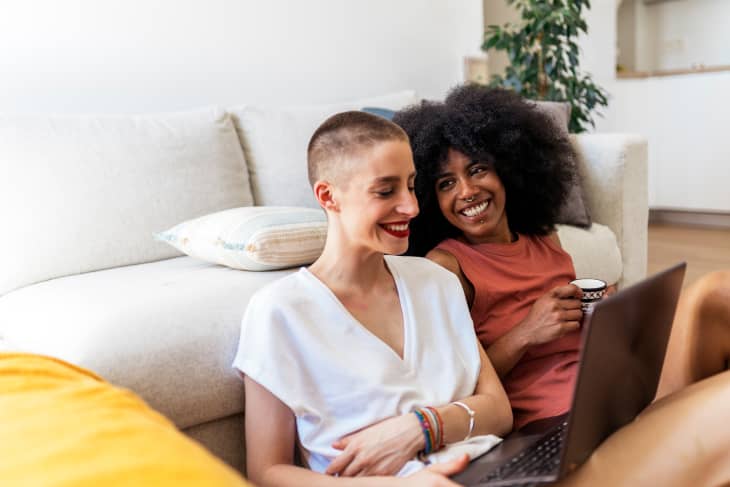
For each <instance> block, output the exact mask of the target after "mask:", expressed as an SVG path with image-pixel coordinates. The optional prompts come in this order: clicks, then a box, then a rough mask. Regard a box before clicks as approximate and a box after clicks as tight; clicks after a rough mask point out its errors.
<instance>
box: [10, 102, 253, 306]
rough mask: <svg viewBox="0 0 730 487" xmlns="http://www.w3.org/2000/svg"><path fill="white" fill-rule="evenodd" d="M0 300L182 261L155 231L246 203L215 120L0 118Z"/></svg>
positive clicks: (238, 165) (194, 116)
mask: <svg viewBox="0 0 730 487" xmlns="http://www.w3.org/2000/svg"><path fill="white" fill-rule="evenodd" d="M0 174H1V175H2V177H0V212H1V213H0V216H1V217H2V218H0V220H1V221H2V225H3V231H2V235H3V238H2V240H0V269H2V272H0V295H2V294H4V293H6V292H8V291H11V290H13V289H16V288H19V287H21V286H24V285H27V284H30V283H34V282H40V281H44V280H46V279H51V278H54V277H60V276H67V275H71V274H77V273H80V272H88V271H94V270H99V269H105V268H110V267H117V266H121V265H129V264H138V263H142V262H150V261H155V260H160V259H165V258H169V257H173V256H176V255H180V254H179V253H178V252H177V251H176V250H175V249H173V248H172V247H169V246H166V245H160V244H159V243H158V242H155V241H154V240H153V238H152V235H153V233H154V232H156V231H159V230H160V229H162V228H168V227H170V226H172V225H174V224H176V223H178V222H180V221H183V220H186V219H189V218H193V217H197V216H200V215H204V214H207V213H211V212H213V211H218V210H222V209H225V208H231V207H236V206H246V205H250V204H251V203H252V197H251V192H250V187H249V184H248V173H247V170H246V165H245V161H244V158H243V152H242V149H241V147H240V144H239V142H238V137H237V135H236V132H235V129H234V127H233V124H232V122H231V120H230V117H229V116H228V115H226V114H225V113H223V112H221V111H220V110H216V109H206V110H199V111H193V112H187V113H170V114H161V115H144V116H70V115H69V116H48V117H41V116H27V117H21V116H10V115H6V116H0Z"/></svg>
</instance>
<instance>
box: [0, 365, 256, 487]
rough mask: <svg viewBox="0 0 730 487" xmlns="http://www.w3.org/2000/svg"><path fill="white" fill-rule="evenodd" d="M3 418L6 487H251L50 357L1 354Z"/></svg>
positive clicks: (117, 391) (0, 434) (141, 407)
mask: <svg viewBox="0 0 730 487" xmlns="http://www.w3.org/2000/svg"><path fill="white" fill-rule="evenodd" d="M152 373H154V372H152ZM0 418H1V419H0V485H8V486H10V485H12V486H53V487H57V486H74V487H83V486H95V487H96V486H100V485H104V486H117V485H129V486H167V485H169V486H175V487H185V486H210V485H215V486H245V485H247V483H246V482H245V480H244V479H243V478H242V477H241V476H240V475H239V474H238V473H237V472H235V471H234V470H233V469H232V468H230V467H228V466H227V465H225V464H224V463H223V462H222V461H220V460H218V459H217V458H216V457H214V456H213V455H212V454H210V453H208V452H207V451H206V450H205V449H204V448H203V447H201V446H200V445H198V444H197V443H195V442H194V441H193V440H191V439H189V438H187V437H186V436H185V435H183V434H182V433H180V432H179V431H177V429H175V426H174V425H173V424H172V423H171V422H170V421H168V420H167V419H166V418H165V417H163V416H162V415H160V414H159V413H157V412H155V411H153V410H152V409H151V408H150V407H148V406H147V405H146V404H145V403H144V401H142V400H141V399H140V398H138V397H137V396H135V395H134V394H133V393H131V392H130V391H128V390H125V389H121V388H118V387H114V386H112V385H110V384H108V383H106V382H104V381H103V380H102V379H101V378H100V377H98V376H96V375H95V374H94V373H92V372H90V371H88V370H84V369H81V368H79V367H75V366H73V365H71V364H68V363H66V362H63V361H61V360H58V359H54V358H51V357H44V356H38V355H31V354H22V353H0Z"/></svg>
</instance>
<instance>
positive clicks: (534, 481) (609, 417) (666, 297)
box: [453, 263, 687, 486]
mask: <svg viewBox="0 0 730 487" xmlns="http://www.w3.org/2000/svg"><path fill="white" fill-rule="evenodd" d="M686 266H687V265H686V263H680V264H677V265H675V266H674V267H671V268H669V269H667V270H665V271H662V272H660V273H658V274H656V275H654V276H651V277H649V278H647V279H645V280H643V281H641V282H639V283H638V284H635V285H634V286H631V287H628V288H626V289H624V290H622V291H620V292H618V293H616V294H615V295H613V296H611V297H609V298H606V299H604V300H602V301H600V302H599V303H597V304H596V305H595V307H594V308H593V312H592V313H591V314H590V315H588V316H586V318H585V320H584V325H583V327H584V330H583V337H582V347H581V354H580V361H579V364H580V365H579V368H578V377H577V380H576V384H575V390H574V394H573V403H572V407H571V409H570V413H568V414H565V415H563V416H558V417H555V418H548V419H546V420H542V421H541V422H539V423H541V424H537V423H538V422H536V424H535V425H528V427H526V428H525V429H524V430H521V431H518V432H515V433H512V434H510V435H508V436H507V437H506V438H505V439H504V441H503V442H502V443H501V444H500V445H498V446H497V447H496V448H494V449H493V450H491V451H489V452H487V453H486V454H484V455H482V456H481V457H479V458H477V459H475V460H473V461H472V462H471V464H470V465H469V466H468V467H467V468H466V469H465V470H464V471H463V472H461V473H459V474H458V475H456V476H454V478H453V480H454V481H455V482H458V483H461V484H462V485H468V486H507V485H520V486H525V485H538V484H541V483H545V482H554V481H556V480H558V479H560V478H563V477H564V476H566V475H568V474H569V473H570V472H572V471H573V470H574V469H576V468H577V467H578V466H580V465H581V464H582V463H583V462H584V461H585V460H587V459H588V457H589V456H590V455H591V454H592V453H593V451H594V450H595V449H596V448H597V447H598V445H600V444H601V442H602V441H603V440H605V439H606V438H607V437H608V436H610V435H611V434H612V433H613V432H615V431H616V430H618V429H619V428H621V427H622V426H624V425H625V424H627V423H629V422H631V421H633V419H634V418H635V417H636V416H637V415H638V414H639V413H640V412H641V411H642V410H643V409H644V408H645V407H646V406H648V405H649V404H650V403H651V402H652V400H653V399H654V396H655V395H656V390H657V385H658V383H659V375H660V373H661V370H662V364H663V363H664V355H665V352H666V348H667V342H668V341H669V333H670V331H671V328H672V321H673V320H674V312H675V309H676V306H677V299H678V298H679V292H680V290H681V287H682V280H683V278H684V272H685V268H686ZM531 427H532V429H533V431H534V429H538V430H540V432H539V433H531V432H530V429H531Z"/></svg>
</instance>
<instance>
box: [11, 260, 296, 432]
mask: <svg viewBox="0 0 730 487" xmlns="http://www.w3.org/2000/svg"><path fill="white" fill-rule="evenodd" d="M290 272H292V271H273V272H247V271H237V270H232V269H228V268H226V267H221V266H217V265H214V264H208V263H205V262H202V261H199V260H196V259H192V258H190V257H179V258H175V259H169V260H164V261H160V262H152V263H147V264H140V265H134V266H127V267H120V268H117V269H109V270H103V271H97V272H92V273H87V274H81V275H77V276H69V277H64V278H60V279H53V280H50V281H46V282H43V283H40V284H35V285H33V286H28V287H25V288H23V289H19V290H17V291H14V292H12V293H9V294H6V295H5V296H2V297H0V339H3V340H4V341H5V342H6V344H7V345H9V347H10V348H13V349H16V350H23V351H30V352H35V353H42V354H47V355H51V356H54V357H58V358H61V359H63V360H67V361H69V362H71V363H74V364H77V365H80V366H82V367H85V368H88V369H91V370H93V371H94V372H96V373H98V374H99V375H101V376H102V377H104V378H105V379H107V380H108V381H110V382H111V383H113V384H116V385H120V386H124V387H128V388H130V389H132V390H133V391H134V392H136V393H138V394H139V395H141V396H142V398H143V399H145V400H146V401H147V402H148V403H149V404H150V406H152V407H153V408H155V409H156V410H158V411H160V412H161V413H163V414H164V415H166V416H167V417H169V418H170V419H171V420H172V421H174V422H175V424H176V425H177V426H178V427H180V428H185V427H188V426H192V425H197V424H200V423H203V422H206V421H212V420H215V419H218V418H223V417H226V416H230V415H232V414H236V413H240V412H241V411H243V382H242V381H241V379H240V378H239V377H238V376H237V375H236V374H235V372H234V370H233V369H232V367H231V364H232V362H233V356H234V354H235V351H236V346H237V344H238V337H239V333H240V324H241V318H242V317H243V313H244V310H245V308H246V305H247V304H248V300H249V297H250V296H251V295H252V294H253V293H254V292H255V291H256V290H257V289H259V288H261V287H262V286H264V285H265V284H267V283H269V282H271V281H273V280H275V279H277V278H279V277H282V276H284V275H286V274H288V273H290Z"/></svg>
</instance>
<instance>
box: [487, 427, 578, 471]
mask: <svg viewBox="0 0 730 487" xmlns="http://www.w3.org/2000/svg"><path fill="white" fill-rule="evenodd" d="M567 426H568V422H567V421H565V422H562V423H560V424H559V425H557V426H555V427H554V428H553V429H552V430H551V431H548V432H547V433H546V434H545V436H543V437H542V438H540V439H539V440H538V441H537V442H535V443H533V444H532V445H530V446H529V447H527V448H525V449H524V450H522V451H521V452H520V453H518V454H517V455H515V456H514V457H512V459H511V460H510V461H509V462H506V463H505V464H503V465H502V466H500V467H499V468H498V469H497V470H492V471H491V472H489V473H488V474H487V475H485V476H484V477H482V478H481V479H479V484H480V485H481V484H489V485H514V484H523V485H524V484H528V483H530V482H535V481H538V480H540V479H541V478H543V477H544V476H546V475H551V474H556V473H557V472H558V467H559V466H560V452H561V447H562V444H563V438H565V430H566V427H567Z"/></svg>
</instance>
